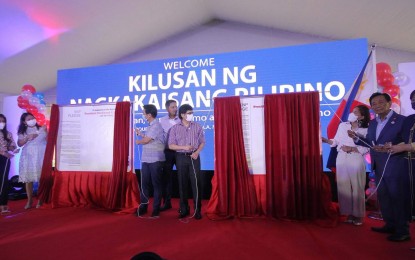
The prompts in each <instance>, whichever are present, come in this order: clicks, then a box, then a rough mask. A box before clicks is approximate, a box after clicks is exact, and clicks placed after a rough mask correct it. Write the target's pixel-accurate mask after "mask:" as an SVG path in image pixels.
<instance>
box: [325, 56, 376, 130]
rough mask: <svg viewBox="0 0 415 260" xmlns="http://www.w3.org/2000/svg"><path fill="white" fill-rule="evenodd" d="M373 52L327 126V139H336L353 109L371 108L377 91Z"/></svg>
mask: <svg viewBox="0 0 415 260" xmlns="http://www.w3.org/2000/svg"><path fill="white" fill-rule="evenodd" d="M373 56H374V53H373V51H371V52H370V54H369V57H368V58H367V60H366V63H365V65H364V66H363V68H362V70H361V71H360V73H359V76H358V77H357V78H356V80H355V81H354V83H353V86H352V87H351V88H350V90H349V91H348V92H347V93H346V95H345V96H344V98H343V100H342V101H341V103H340V105H339V107H338V108H337V110H336V113H335V115H334V116H333V118H332V119H331V121H330V122H329V124H328V126H327V137H328V138H334V136H335V135H336V131H337V128H338V126H339V124H340V120H341V122H346V121H347V117H348V115H349V113H350V112H351V110H352V108H354V107H355V106H358V105H366V106H370V104H369V98H370V96H371V95H372V94H373V93H374V92H375V91H376V89H377V84H376V83H377V82H376V71H375V69H376V67H375V66H374V62H373Z"/></svg>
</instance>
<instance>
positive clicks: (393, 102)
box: [392, 97, 401, 106]
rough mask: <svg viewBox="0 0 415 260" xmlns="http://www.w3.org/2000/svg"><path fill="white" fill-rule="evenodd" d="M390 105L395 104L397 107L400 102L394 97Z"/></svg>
mask: <svg viewBox="0 0 415 260" xmlns="http://www.w3.org/2000/svg"><path fill="white" fill-rule="evenodd" d="M392 104H397V105H398V106H401V100H400V99H398V98H396V97H394V98H392Z"/></svg>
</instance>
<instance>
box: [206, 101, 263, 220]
mask: <svg viewBox="0 0 415 260" xmlns="http://www.w3.org/2000/svg"><path fill="white" fill-rule="evenodd" d="M214 116H215V174H214V176H213V179H212V195H211V198H210V201H209V203H208V207H207V215H208V217H209V218H211V219H217V218H229V217H250V216H254V215H257V200H256V194H255V187H254V183H253V179H252V176H251V175H250V174H249V170H248V164H247V161H246V156H245V148H244V142H243V133H242V114H241V103H240V99H239V97H224V98H216V99H215V109H214Z"/></svg>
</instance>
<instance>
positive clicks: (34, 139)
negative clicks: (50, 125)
mask: <svg viewBox="0 0 415 260" xmlns="http://www.w3.org/2000/svg"><path fill="white" fill-rule="evenodd" d="M17 133H18V139H17V144H18V145H19V146H23V149H22V153H21V155H20V162H19V182H23V183H25V184H26V193H27V204H26V206H25V209H30V208H31V207H32V203H33V182H39V179H40V174H41V173H42V165H43V157H44V155H45V149H46V136H47V131H46V126H39V125H38V124H37V123H36V119H35V117H34V116H33V115H32V114H30V113H23V114H22V116H21V117H20V125H19V129H18V131H17ZM41 204H42V203H41V201H38V204H37V206H36V207H40V206H41Z"/></svg>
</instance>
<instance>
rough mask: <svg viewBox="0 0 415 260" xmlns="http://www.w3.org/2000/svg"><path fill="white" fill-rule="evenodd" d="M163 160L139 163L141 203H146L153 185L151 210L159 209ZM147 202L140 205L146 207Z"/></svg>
mask: <svg viewBox="0 0 415 260" xmlns="http://www.w3.org/2000/svg"><path fill="white" fill-rule="evenodd" d="M162 166H163V162H161V161H159V162H153V163H146V162H143V163H141V178H142V183H141V187H142V189H141V193H140V196H141V203H148V201H149V197H150V190H151V186H153V192H154V194H153V198H154V200H153V210H156V211H157V210H160V203H161V175H162ZM147 206H148V204H142V205H141V207H143V208H147Z"/></svg>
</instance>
